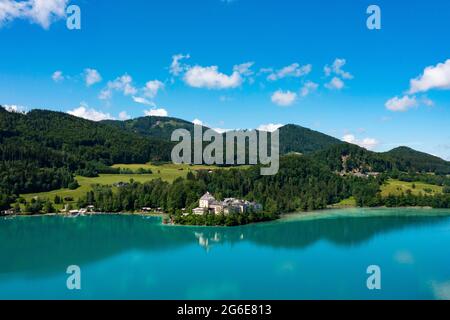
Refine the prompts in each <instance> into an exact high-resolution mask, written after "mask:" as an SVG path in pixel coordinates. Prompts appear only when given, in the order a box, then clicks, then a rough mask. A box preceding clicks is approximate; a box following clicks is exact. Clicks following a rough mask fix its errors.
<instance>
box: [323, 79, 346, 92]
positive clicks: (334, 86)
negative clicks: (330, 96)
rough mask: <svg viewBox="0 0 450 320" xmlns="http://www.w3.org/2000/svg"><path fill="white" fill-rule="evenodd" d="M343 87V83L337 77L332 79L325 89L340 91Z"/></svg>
mask: <svg viewBox="0 0 450 320" xmlns="http://www.w3.org/2000/svg"><path fill="white" fill-rule="evenodd" d="M344 86H345V83H344V81H342V80H341V79H340V78H338V77H334V78H333V79H331V81H330V82H329V83H327V84H325V87H326V88H328V89H330V90H341V89H342V88H344Z"/></svg>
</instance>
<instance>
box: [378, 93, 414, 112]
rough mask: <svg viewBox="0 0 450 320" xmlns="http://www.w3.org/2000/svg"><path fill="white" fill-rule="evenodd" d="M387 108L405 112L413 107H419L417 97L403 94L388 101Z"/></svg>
mask: <svg viewBox="0 0 450 320" xmlns="http://www.w3.org/2000/svg"><path fill="white" fill-rule="evenodd" d="M385 106H386V108H387V109H388V110H391V111H394V112H403V111H407V110H409V109H411V108H414V107H417V106H418V102H417V100H416V97H409V96H403V97H402V98H399V97H394V98H392V99H390V100H388V101H387V102H386V105H385Z"/></svg>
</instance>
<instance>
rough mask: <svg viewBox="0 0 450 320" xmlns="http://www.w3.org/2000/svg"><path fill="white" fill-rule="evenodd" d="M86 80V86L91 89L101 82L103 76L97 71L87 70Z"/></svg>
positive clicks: (85, 72) (85, 73)
mask: <svg viewBox="0 0 450 320" xmlns="http://www.w3.org/2000/svg"><path fill="white" fill-rule="evenodd" d="M84 80H85V82H86V85H87V86H88V87H90V86H92V85H94V84H96V83H99V82H101V81H102V76H101V75H100V73H99V72H98V71H97V70H95V69H89V68H87V69H85V70H84Z"/></svg>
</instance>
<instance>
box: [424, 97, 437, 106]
mask: <svg viewBox="0 0 450 320" xmlns="http://www.w3.org/2000/svg"><path fill="white" fill-rule="evenodd" d="M421 102H422V103H423V104H424V105H426V106H427V107H432V106H434V101H433V100H431V99H428V98H427V97H422V99H421Z"/></svg>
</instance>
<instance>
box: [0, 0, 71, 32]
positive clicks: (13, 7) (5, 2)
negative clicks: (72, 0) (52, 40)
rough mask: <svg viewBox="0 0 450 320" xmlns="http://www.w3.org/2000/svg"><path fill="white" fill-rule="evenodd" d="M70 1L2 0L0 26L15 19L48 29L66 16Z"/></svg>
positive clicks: (0, 2) (0, 4)
mask: <svg viewBox="0 0 450 320" xmlns="http://www.w3.org/2000/svg"><path fill="white" fill-rule="evenodd" d="M68 2H69V1H68V0H27V1H14V0H1V1H0V26H2V25H4V24H5V23H8V22H11V21H13V20H15V19H25V20H29V21H31V22H32V23H36V24H38V25H40V26H42V27H43V28H44V29H48V28H49V27H50V25H51V24H52V23H53V22H54V21H57V20H59V19H62V18H64V17H65V16H66V12H65V10H66V6H67V3H68Z"/></svg>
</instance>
